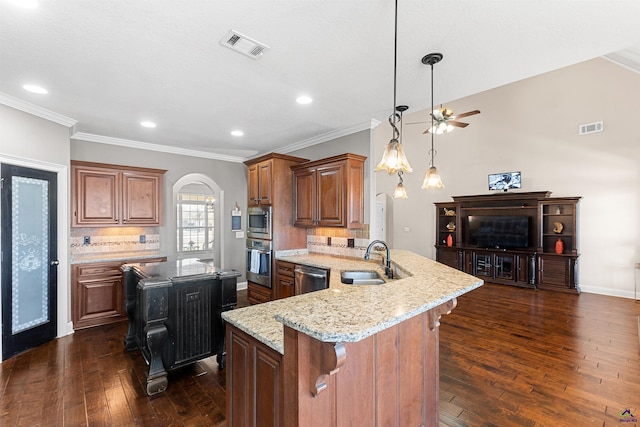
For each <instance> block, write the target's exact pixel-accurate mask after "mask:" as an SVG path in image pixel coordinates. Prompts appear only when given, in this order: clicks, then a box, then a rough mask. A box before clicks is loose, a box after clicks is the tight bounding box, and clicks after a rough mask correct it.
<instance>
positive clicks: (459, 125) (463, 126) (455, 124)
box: [447, 120, 469, 128]
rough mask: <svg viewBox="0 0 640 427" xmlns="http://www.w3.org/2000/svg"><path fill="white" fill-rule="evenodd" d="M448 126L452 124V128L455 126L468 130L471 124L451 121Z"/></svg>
mask: <svg viewBox="0 0 640 427" xmlns="http://www.w3.org/2000/svg"><path fill="white" fill-rule="evenodd" d="M447 124H450V125H451V126H455V127H457V128H466V127H467V126H469V123H462V122H456V121H455V120H449V121H448V122H447Z"/></svg>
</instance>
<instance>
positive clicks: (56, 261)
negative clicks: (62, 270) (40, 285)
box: [51, 259, 60, 265]
mask: <svg viewBox="0 0 640 427" xmlns="http://www.w3.org/2000/svg"><path fill="white" fill-rule="evenodd" d="M58 264H60V261H58V260H57V259H54V260H53V261H51V265H58Z"/></svg>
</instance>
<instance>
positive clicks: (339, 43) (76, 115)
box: [0, 0, 640, 161]
mask: <svg viewBox="0 0 640 427" xmlns="http://www.w3.org/2000/svg"><path fill="white" fill-rule="evenodd" d="M39 3H40V5H39V7H38V8H36V9H33V10H28V9H22V8H19V7H16V6H14V5H12V4H10V3H8V2H7V0H0V93H1V95H2V97H0V102H4V103H8V104H11V103H12V102H13V103H15V102H22V101H24V102H25V103H28V104H26V105H30V104H32V105H34V106H37V107H40V108H43V109H47V110H50V111H53V112H55V113H58V114H61V115H63V116H67V117H69V118H72V119H74V120H77V125H76V126H75V132H76V133H77V134H76V135H77V137H78V138H82V139H89V140H98V141H107V140H109V141H112V142H115V143H122V144H134V145H135V144H138V145H144V144H151V145H149V147H154V146H156V148H158V146H160V147H163V146H167V147H172V148H171V149H173V150H193V151H194V152H200V154H201V155H205V156H211V157H213V158H216V157H217V156H218V157H219V158H226V159H235V160H238V161H239V160H240V159H243V158H247V157H252V156H254V155H256V154H258V153H265V152H269V151H273V150H279V151H282V152H285V151H287V150H288V149H291V148H292V147H301V146H304V145H305V144H311V143H313V142H318V141H322V140H324V139H327V138H330V137H334V136H338V135H341V134H346V133H350V132H353V131H357V130H362V129H365V128H368V127H369V126H370V124H371V123H372V119H374V120H378V121H383V120H386V118H387V117H388V115H389V114H390V113H391V110H392V106H393V17H394V2H393V1H392V0H384V1H383V0H275V1H274V0H270V1H263V0H251V1H246V0H234V1H221V0H216V1H204V0H197V1H196V0H185V1H175V0H154V1H131V0H127V1H124V0H83V1H81V0H40V1H39ZM638 22H640V2H639V1H636V0H622V1H605V0H601V1H589V0H585V1H565V0H542V1H535V2H531V1H517V0H487V1H472V0H467V1H449V2H443V1H431V0H400V1H399V12H398V23H399V31H398V86H397V104H407V105H409V106H410V108H411V110H410V112H411V111H414V112H415V111H418V110H422V109H425V108H428V106H429V102H430V89H429V68H428V67H427V66H425V65H422V64H421V62H420V59H421V58H422V56H424V55H425V54H426V53H429V52H442V53H443V54H444V59H443V61H442V62H441V63H439V64H437V65H436V66H435V102H436V104H439V103H442V102H449V101H452V100H455V99H458V98H461V97H465V96H468V95H471V94H474V93H478V92H481V91H484V90H488V89H491V88H494V87H497V86H501V85H504V84H507V83H510V82H513V81H517V80H520V79H524V78H527V77H531V76H533V75H537V74H540V73H544V72H547V71H551V70H554V69H558V68H561V67H565V66H568V65H571V64H575V63H577V62H581V61H584V60H588V59H591V58H594V57H597V56H602V55H607V54H610V56H609V58H610V59H612V60H615V61H616V62H619V63H621V64H624V65H625V66H627V67H631V68H634V67H638V68H640V66H638V64H639V63H640V25H638ZM231 29H233V30H236V31H239V32H240V33H243V34H245V35H247V36H249V37H252V38H254V39H256V40H258V41H260V42H262V43H264V44H266V45H267V46H269V49H268V50H267V51H266V53H265V54H264V55H263V56H262V57H261V58H260V59H258V60H254V59H251V58H248V57H246V56H243V55H240V54H238V53H236V52H233V51H232V50H230V49H227V48H224V47H222V46H221V45H220V44H219V41H220V40H221V39H222V38H223V37H224V35H225V34H227V33H228V31H229V30H231ZM638 68H637V69H638ZM25 83H37V84H40V85H42V86H45V87H46V88H47V89H48V90H49V93H48V94H47V95H36V94H32V93H29V92H26V91H24V90H23V89H22V85H23V84H25ZM303 93H304V94H309V95H310V96H311V97H313V99H314V101H313V103H311V104H309V105H305V106H301V105H297V104H296V103H295V98H296V97H297V96H298V95H300V94H303ZM481 117H482V116H478V118H474V119H473V120H479V118H481ZM144 119H149V120H153V121H155V122H157V124H158V126H157V128H155V129H146V128H142V127H141V126H140V125H139V123H140V121H141V120H144ZM374 123H375V122H374ZM232 129H242V130H243V131H244V133H245V135H244V136H243V137H241V138H237V137H233V136H231V135H230V131H231V130H232ZM140 143H143V144H140ZM3 144H4V142H3ZM168 149H169V148H168Z"/></svg>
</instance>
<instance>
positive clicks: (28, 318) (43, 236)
mask: <svg viewBox="0 0 640 427" xmlns="http://www.w3.org/2000/svg"><path fill="white" fill-rule="evenodd" d="M1 176H2V181H1V184H2V190H1V200H0V205H1V206H0V207H1V214H0V216H1V218H0V221H1V226H2V230H1V233H0V234H1V235H2V240H1V248H0V249H1V251H2V264H1V267H0V268H1V270H2V275H1V277H2V360H5V359H7V358H9V357H11V356H13V355H15V354H17V353H20V352H22V351H24V350H27V349H29V348H32V347H35V346H37V345H40V344H42V343H44V342H47V341H49V340H52V339H53V338H55V337H56V307H57V306H56V302H57V301H56V293H57V265H58V261H57V257H58V252H57V245H56V241H57V233H56V230H57V215H56V209H57V207H56V183H57V179H56V174H55V173H54V172H48V171H42V170H37V169H30V168H26V167H21V166H14V165H9V164H2V167H1Z"/></svg>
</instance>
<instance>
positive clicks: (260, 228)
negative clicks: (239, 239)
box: [247, 206, 272, 240]
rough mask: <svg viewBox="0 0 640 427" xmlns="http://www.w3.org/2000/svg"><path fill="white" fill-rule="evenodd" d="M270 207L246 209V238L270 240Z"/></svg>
mask: <svg viewBox="0 0 640 427" xmlns="http://www.w3.org/2000/svg"><path fill="white" fill-rule="evenodd" d="M271 230H272V223H271V206H256V207H251V208H248V209H247V237H250V238H254V239H265V240H271Z"/></svg>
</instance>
